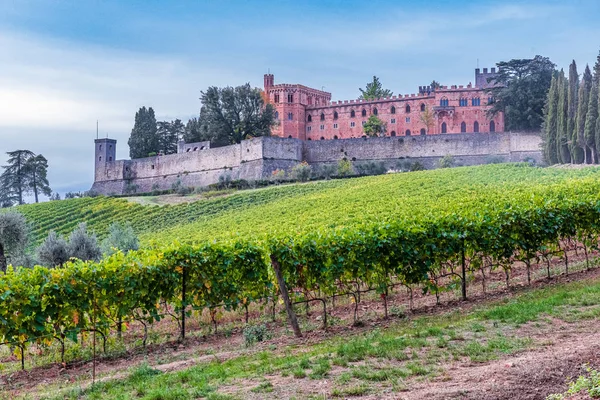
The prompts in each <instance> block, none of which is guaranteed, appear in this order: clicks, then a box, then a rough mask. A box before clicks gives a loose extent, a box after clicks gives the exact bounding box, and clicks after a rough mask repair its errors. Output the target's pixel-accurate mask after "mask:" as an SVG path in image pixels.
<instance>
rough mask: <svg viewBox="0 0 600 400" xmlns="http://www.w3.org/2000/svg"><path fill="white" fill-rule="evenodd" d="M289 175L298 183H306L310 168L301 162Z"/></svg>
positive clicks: (304, 162)
mask: <svg viewBox="0 0 600 400" xmlns="http://www.w3.org/2000/svg"><path fill="white" fill-rule="evenodd" d="M291 173H292V177H293V178H294V179H296V180H299V181H300V182H306V181H307V180H309V179H310V175H311V167H310V165H308V163H307V162H306V161H302V162H301V163H300V164H298V165H295V166H294V167H293V168H292V171H291Z"/></svg>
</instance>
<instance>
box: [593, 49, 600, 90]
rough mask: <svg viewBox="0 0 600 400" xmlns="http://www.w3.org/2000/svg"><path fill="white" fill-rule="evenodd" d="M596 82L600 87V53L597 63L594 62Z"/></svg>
mask: <svg viewBox="0 0 600 400" xmlns="http://www.w3.org/2000/svg"><path fill="white" fill-rule="evenodd" d="M594 82H596V85H598V87H600V53H598V57H596V63H595V64H594Z"/></svg>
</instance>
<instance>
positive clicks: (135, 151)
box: [127, 107, 159, 159]
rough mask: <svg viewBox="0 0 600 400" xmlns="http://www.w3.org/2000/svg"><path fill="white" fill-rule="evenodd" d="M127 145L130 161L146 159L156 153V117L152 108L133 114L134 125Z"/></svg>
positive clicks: (142, 109)
mask: <svg viewBox="0 0 600 400" xmlns="http://www.w3.org/2000/svg"><path fill="white" fill-rule="evenodd" d="M127 144H129V156H130V157H131V158H132V159H133V158H143V157H148V155H149V154H150V153H158V151H159V141H158V134H157V129H156V116H155V115H154V110H153V109H152V107H149V108H146V107H142V108H140V109H139V111H138V112H137V113H135V123H134V125H133V129H132V130H131V136H130V137H129V141H128V142H127Z"/></svg>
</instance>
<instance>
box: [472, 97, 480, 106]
mask: <svg viewBox="0 0 600 400" xmlns="http://www.w3.org/2000/svg"><path fill="white" fill-rule="evenodd" d="M471 104H472V105H474V106H480V105H481V100H480V99H479V97H474V98H473V99H472V100H471Z"/></svg>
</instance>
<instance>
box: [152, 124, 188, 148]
mask: <svg viewBox="0 0 600 400" xmlns="http://www.w3.org/2000/svg"><path fill="white" fill-rule="evenodd" d="M184 132H185V126H184V125H183V124H182V123H181V120H180V119H176V120H175V121H171V122H168V121H160V122H159V123H158V124H157V131H156V134H157V135H158V149H159V151H160V152H161V153H162V154H175V153H177V143H178V142H179V140H180V139H181V138H182V137H183V134H184Z"/></svg>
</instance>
